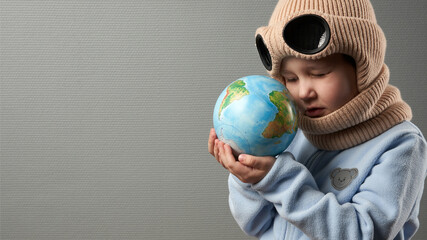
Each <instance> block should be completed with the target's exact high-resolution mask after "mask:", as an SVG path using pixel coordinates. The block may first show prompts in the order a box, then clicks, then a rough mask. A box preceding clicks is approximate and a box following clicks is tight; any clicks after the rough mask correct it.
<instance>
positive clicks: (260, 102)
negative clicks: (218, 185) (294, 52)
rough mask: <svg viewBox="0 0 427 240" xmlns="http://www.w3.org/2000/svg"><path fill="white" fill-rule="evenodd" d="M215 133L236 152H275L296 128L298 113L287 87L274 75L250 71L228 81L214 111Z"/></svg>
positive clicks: (267, 154)
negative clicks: (254, 73)
mask: <svg viewBox="0 0 427 240" xmlns="http://www.w3.org/2000/svg"><path fill="white" fill-rule="evenodd" d="M213 123H214V128H215V132H216V135H217V136H218V139H219V140H221V141H222V142H224V143H226V144H228V145H230V147H231V148H232V150H233V154H234V155H235V156H237V155H239V154H242V153H245V154H250V155H255V156H276V155H278V154H280V153H281V152H283V151H284V150H286V148H287V147H288V146H289V144H290V143H291V142H292V140H293V139H294V137H295V134H296V131H297V113H296V109H295V105H294V103H293V102H292V100H291V97H290V94H289V92H288V90H287V89H286V87H285V86H284V85H283V84H281V83H280V82H278V81H277V80H275V79H273V78H269V77H266V76H260V75H251V76H246V77H242V78H240V79H237V80H236V81H234V82H232V83H231V84H229V85H228V86H227V87H226V88H225V89H224V90H223V91H222V93H221V94H220V95H219V97H218V100H217V101H216V104H215V108H214V112H213Z"/></svg>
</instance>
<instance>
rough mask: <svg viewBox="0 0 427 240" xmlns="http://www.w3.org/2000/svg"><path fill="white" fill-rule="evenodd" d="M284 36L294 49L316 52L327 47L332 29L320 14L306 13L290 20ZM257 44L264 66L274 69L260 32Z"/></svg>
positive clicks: (284, 30)
mask: <svg viewBox="0 0 427 240" xmlns="http://www.w3.org/2000/svg"><path fill="white" fill-rule="evenodd" d="M282 37H283V40H284V41H285V43H286V44H287V45H288V46H289V47H290V48H291V49H293V50H295V51H297V52H299V53H302V54H307V55H312V54H316V53H318V52H320V51H322V50H323V49H325V48H326V46H328V44H329V40H330V38H331V31H330V29H329V25H328V23H327V22H326V20H325V19H323V18H322V17H320V16H318V15H314V14H306V15H301V16H298V17H296V18H294V19H292V20H290V21H289V22H288V23H287V24H286V25H285V27H284V28H283V32H282ZM255 41H256V46H257V49H258V53H259V56H260V58H261V61H262V63H263V65H264V67H265V68H266V69H267V70H269V71H270V70H271V69H272V62H271V55H270V52H269V51H268V48H267V46H266V45H265V43H264V40H263V38H262V36H261V35H260V34H258V35H257V36H256V39H255Z"/></svg>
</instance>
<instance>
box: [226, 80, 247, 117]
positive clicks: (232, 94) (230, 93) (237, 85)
mask: <svg viewBox="0 0 427 240" xmlns="http://www.w3.org/2000/svg"><path fill="white" fill-rule="evenodd" d="M245 85H246V83H245V82H244V81H243V80H237V81H235V82H233V83H232V84H231V85H230V86H228V88H227V93H226V94H225V97H224V99H223V100H222V102H221V105H220V106H219V112H218V118H219V117H220V116H221V112H222V110H224V109H225V108H226V107H227V106H228V105H230V104H231V103H232V102H234V101H236V100H239V99H241V98H242V97H244V96H246V95H249V91H248V90H247V89H246V88H245Z"/></svg>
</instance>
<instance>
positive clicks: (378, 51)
mask: <svg viewBox="0 0 427 240" xmlns="http://www.w3.org/2000/svg"><path fill="white" fill-rule="evenodd" d="M256 46H257V49H258V52H259V54H260V57H261V60H262V63H263V64H264V66H265V67H266V69H267V71H268V72H269V74H270V75H271V77H273V78H275V79H277V80H279V81H282V82H284V79H283V77H282V76H281V74H280V65H281V62H282V60H283V58H285V57H287V56H294V57H298V58H302V59H308V60H315V59H319V58H322V57H326V56H329V55H331V54H334V53H342V54H346V55H349V56H351V57H352V58H353V59H354V60H355V62H356V75H357V86H358V90H359V94H358V95H357V96H356V97H354V98H353V99H352V100H350V101H349V102H348V103H346V104H345V105H344V106H342V107H341V108H340V109H338V110H336V111H334V112H332V113H330V114H328V115H326V116H323V117H319V118H309V117H307V116H304V115H302V114H300V116H299V127H300V128H301V129H302V130H303V132H304V135H305V136H306V137H307V139H308V140H309V141H310V142H311V143H312V144H313V145H315V146H316V147H318V148H320V149H324V150H341V149H346V148H350V147H353V146H356V145H358V144H360V143H363V142H365V141H368V140H370V139H372V138H374V137H376V136H378V135H380V134H381V133H383V132H384V131H386V130H388V129H389V128H391V127H393V126H395V125H396V124H398V123H400V122H402V121H404V120H410V119H411V117H412V113H411V109H410V107H409V106H408V105H407V104H406V103H405V102H404V101H403V100H402V99H401V97H400V92H399V90H398V89H397V88H396V87H393V86H391V85H389V84H388V82H389V70H388V68H387V66H386V65H385V64H384V55H385V48H386V39H385V36H384V33H383V31H382V30H381V28H380V27H379V26H378V24H377V21H376V18H375V13H374V10H373V8H372V5H371V3H370V2H369V0H279V2H278V3H277V5H276V8H275V9H274V11H273V14H272V16H271V18H270V21H269V23H268V26H265V27H260V28H258V29H257V31H256Z"/></svg>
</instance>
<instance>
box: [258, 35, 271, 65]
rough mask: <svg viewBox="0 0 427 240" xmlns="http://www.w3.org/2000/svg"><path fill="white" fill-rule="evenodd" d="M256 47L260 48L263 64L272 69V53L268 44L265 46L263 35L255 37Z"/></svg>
mask: <svg viewBox="0 0 427 240" xmlns="http://www.w3.org/2000/svg"><path fill="white" fill-rule="evenodd" d="M255 43H256V47H257V49H258V53H259V57H260V58H261V61H262V64H264V67H265V68H266V69H267V70H268V71H271V69H272V64H271V55H270V52H269V51H268V48H267V46H265V43H264V40H263V39H262V36H261V35H259V34H258V35H257V36H256V38H255Z"/></svg>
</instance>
